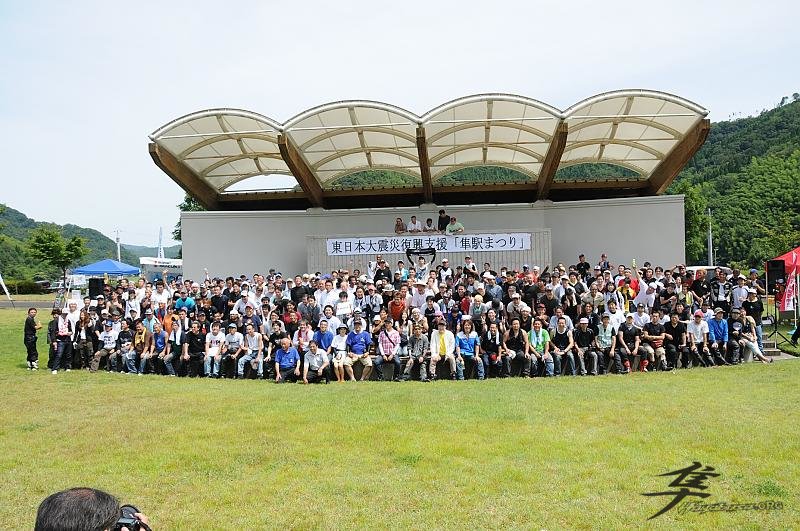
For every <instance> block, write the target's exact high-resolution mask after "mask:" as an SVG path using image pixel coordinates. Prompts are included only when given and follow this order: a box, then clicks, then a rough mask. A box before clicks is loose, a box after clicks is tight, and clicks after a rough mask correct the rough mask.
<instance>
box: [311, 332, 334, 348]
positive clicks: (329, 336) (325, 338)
mask: <svg viewBox="0 0 800 531" xmlns="http://www.w3.org/2000/svg"><path fill="white" fill-rule="evenodd" d="M313 339H314V341H316V342H317V346H318V347H319V348H321V349H322V350H325V351H327V350H328V347H330V346H331V343H332V342H333V332H331V331H330V330H326V331H325V333H324V334H323V333H322V332H321V331H320V330H317V331H316V332H314V338H313Z"/></svg>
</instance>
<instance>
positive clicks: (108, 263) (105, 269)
mask: <svg viewBox="0 0 800 531" xmlns="http://www.w3.org/2000/svg"><path fill="white" fill-rule="evenodd" d="M72 274H73V275H116V276H122V275H138V274H139V268H138V267H134V266H132V265H128V264H123V263H122V262H117V261H116V260H111V259H109V258H106V259H105V260H100V261H99V262H95V263H93V264H89V265H85V266H83V267H79V268H77V269H73V270H72Z"/></svg>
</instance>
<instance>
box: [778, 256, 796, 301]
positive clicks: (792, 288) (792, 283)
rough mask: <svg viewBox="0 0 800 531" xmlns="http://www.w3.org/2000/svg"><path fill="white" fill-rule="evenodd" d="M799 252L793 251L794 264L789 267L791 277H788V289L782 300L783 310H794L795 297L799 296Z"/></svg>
mask: <svg viewBox="0 0 800 531" xmlns="http://www.w3.org/2000/svg"><path fill="white" fill-rule="evenodd" d="M796 280H797V253H796V252H793V253H792V265H791V267H789V278H787V279H786V291H785V292H784V294H783V299H782V300H781V311H782V312H793V311H794V304H795V303H794V299H795V297H796V296H797V282H796Z"/></svg>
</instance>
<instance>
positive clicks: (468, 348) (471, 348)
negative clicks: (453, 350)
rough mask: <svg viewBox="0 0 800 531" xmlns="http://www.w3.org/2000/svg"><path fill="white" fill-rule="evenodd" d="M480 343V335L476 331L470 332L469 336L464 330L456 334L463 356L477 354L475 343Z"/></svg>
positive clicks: (457, 343)
mask: <svg viewBox="0 0 800 531" xmlns="http://www.w3.org/2000/svg"><path fill="white" fill-rule="evenodd" d="M477 344H478V335H477V334H476V333H475V332H470V335H469V336H467V335H466V334H464V332H459V333H458V334H457V335H456V345H457V346H458V348H459V350H460V351H461V355H462V356H467V357H471V356H474V355H475V345H477Z"/></svg>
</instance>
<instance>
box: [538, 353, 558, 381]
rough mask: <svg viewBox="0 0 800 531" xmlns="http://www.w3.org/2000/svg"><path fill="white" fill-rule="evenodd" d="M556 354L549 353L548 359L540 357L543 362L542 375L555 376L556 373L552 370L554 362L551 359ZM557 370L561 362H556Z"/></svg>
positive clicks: (554, 357)
mask: <svg viewBox="0 0 800 531" xmlns="http://www.w3.org/2000/svg"><path fill="white" fill-rule="evenodd" d="M557 357H558V356H553V355H552V354H550V357H549V358H548V359H542V361H541V363H544V375H545V376H555V375H556V373H555V372H554V364H553V360H554V359H556V358H557ZM558 368H559V370H561V362H559V364H558Z"/></svg>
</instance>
